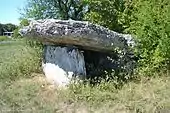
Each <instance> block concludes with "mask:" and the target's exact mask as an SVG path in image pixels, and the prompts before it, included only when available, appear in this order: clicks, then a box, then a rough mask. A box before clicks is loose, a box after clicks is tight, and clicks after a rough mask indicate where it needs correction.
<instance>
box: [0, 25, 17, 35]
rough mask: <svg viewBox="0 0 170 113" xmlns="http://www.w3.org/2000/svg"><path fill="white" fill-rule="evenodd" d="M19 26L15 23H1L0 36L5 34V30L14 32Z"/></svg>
mask: <svg viewBox="0 0 170 113" xmlns="http://www.w3.org/2000/svg"><path fill="white" fill-rule="evenodd" d="M16 28H17V26H16V25H14V24H10V23H9V24H1V23H0V36H1V35H3V32H12V31H14V30H15V29H16Z"/></svg>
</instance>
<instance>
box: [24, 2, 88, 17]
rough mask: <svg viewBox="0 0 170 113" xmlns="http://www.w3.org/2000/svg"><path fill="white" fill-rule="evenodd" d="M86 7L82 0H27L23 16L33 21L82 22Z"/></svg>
mask: <svg viewBox="0 0 170 113" xmlns="http://www.w3.org/2000/svg"><path fill="white" fill-rule="evenodd" d="M86 7H87V5H86V1H84V0H28V1H27V5H26V7H25V8H24V14H23V16H24V17H25V18H33V19H47V18H54V19H74V20H82V19H83V17H84V13H85V12H86V10H87V8H86Z"/></svg>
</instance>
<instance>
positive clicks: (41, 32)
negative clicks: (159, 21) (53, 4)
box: [20, 19, 131, 51]
mask: <svg viewBox="0 0 170 113" xmlns="http://www.w3.org/2000/svg"><path fill="white" fill-rule="evenodd" d="M20 33H21V34H22V35H23V36H26V37H28V38H36V39H39V40H40V41H41V42H43V43H44V44H46V45H64V46H67V45H71V46H77V47H78V48H82V49H86V50H93V51H113V48H120V49H125V48H127V47H128V42H129V37H127V36H125V35H123V34H119V33H117V32H114V31H111V30H109V29H107V28H105V27H102V26H99V25H95V24H92V23H89V22H86V21H74V20H55V19H45V20H33V21H31V22H30V25H29V26H26V27H24V28H23V29H21V30H20ZM127 38H128V39H127ZM130 38H131V37H130Z"/></svg>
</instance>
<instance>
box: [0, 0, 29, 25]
mask: <svg viewBox="0 0 170 113" xmlns="http://www.w3.org/2000/svg"><path fill="white" fill-rule="evenodd" d="M26 1H27V0H0V23H2V24H6V23H12V24H16V25H19V18H20V17H21V14H20V9H21V8H23V7H24V6H25V4H26Z"/></svg>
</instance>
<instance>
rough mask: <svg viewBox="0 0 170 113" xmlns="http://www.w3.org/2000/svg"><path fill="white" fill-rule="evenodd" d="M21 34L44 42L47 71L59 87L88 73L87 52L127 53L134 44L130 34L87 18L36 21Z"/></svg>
mask: <svg viewBox="0 0 170 113" xmlns="http://www.w3.org/2000/svg"><path fill="white" fill-rule="evenodd" d="M20 33H21V34H22V35H23V36H24V37H26V38H32V39H38V41H40V42H42V44H43V45H44V56H43V63H42V67H43V72H44V74H45V76H46V78H47V80H48V81H49V82H50V83H52V84H55V85H58V86H67V85H68V84H69V83H70V80H71V79H72V78H73V76H78V77H79V78H81V79H83V78H85V77H86V76H87V71H86V70H87V69H86V68H87V67H86V61H85V58H84V52H85V51H86V52H88V51H91V52H98V53H113V52H114V51H115V49H119V50H121V51H123V52H124V53H127V52H128V47H129V45H133V43H134V42H133V41H132V38H131V36H129V35H125V34H120V33H117V32H114V31H111V30H109V29H107V28H105V27H102V26H99V25H95V24H92V23H89V22H87V21H74V20H55V19H44V20H32V21H30V24H29V26H26V27H23V28H22V29H21V30H20ZM97 56H98V55H97ZM91 58H92V59H91V60H93V59H94V60H95V57H91ZM96 58H97V57H96ZM92 71H93V70H92Z"/></svg>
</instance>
